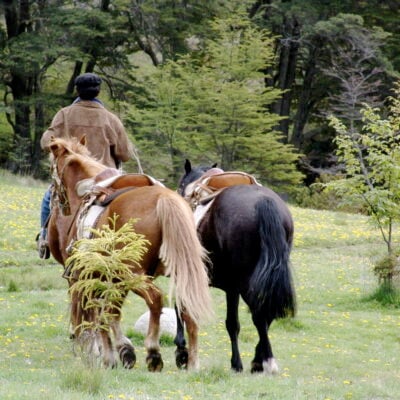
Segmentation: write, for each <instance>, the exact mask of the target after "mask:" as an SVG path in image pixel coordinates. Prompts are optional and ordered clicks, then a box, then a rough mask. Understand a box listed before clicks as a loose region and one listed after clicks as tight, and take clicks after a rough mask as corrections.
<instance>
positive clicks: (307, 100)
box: [290, 43, 320, 150]
mask: <svg viewBox="0 0 400 400" xmlns="http://www.w3.org/2000/svg"><path fill="white" fill-rule="evenodd" d="M319 52H320V47H319V43H318V44H317V45H315V46H313V47H312V48H311V51H310V53H309V56H308V62H307V63H306V68H305V74H304V79H303V86H302V88H301V93H300V95H299V103H298V107H297V113H296V115H295V118H294V123H293V132H292V135H291V138H290V143H291V144H293V145H294V146H295V147H296V148H297V149H298V150H302V147H303V142H304V127H305V126H306V123H307V121H308V118H309V115H310V112H311V110H312V108H313V106H314V103H315V101H314V100H313V99H312V92H313V84H314V80H315V76H316V74H317V66H316V60H317V59H318V55H319Z"/></svg>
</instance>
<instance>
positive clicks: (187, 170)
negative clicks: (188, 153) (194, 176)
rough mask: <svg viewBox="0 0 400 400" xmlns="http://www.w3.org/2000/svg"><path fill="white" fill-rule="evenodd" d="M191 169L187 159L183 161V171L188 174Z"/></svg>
mask: <svg viewBox="0 0 400 400" xmlns="http://www.w3.org/2000/svg"><path fill="white" fill-rule="evenodd" d="M191 170H192V164H191V163H190V161H189V160H188V159H186V161H185V172H186V173H187V174H188V173H189V172H190V171H191Z"/></svg>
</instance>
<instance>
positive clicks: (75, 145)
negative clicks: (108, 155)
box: [49, 136, 106, 215]
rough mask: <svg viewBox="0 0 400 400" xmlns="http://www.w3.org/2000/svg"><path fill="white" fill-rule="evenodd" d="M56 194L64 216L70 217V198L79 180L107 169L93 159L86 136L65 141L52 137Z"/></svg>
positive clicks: (52, 164) (53, 175)
mask: <svg viewBox="0 0 400 400" xmlns="http://www.w3.org/2000/svg"><path fill="white" fill-rule="evenodd" d="M49 149H50V153H51V171H52V178H53V183H54V189H55V193H56V194H57V197H58V202H59V206H60V208H61V211H62V213H63V215H70V213H71V210H70V198H69V197H70V196H69V193H72V192H73V191H74V190H75V185H76V183H77V182H78V181H79V180H82V179H85V178H88V177H91V176H94V175H96V174H98V173H99V172H100V171H102V170H103V169H105V168H106V167H105V166H104V165H102V164H100V163H98V162H97V161H96V160H94V159H93V158H91V156H90V152H89V150H88V149H87V147H86V138H85V136H84V137H83V138H82V139H81V140H80V141H78V140H77V139H76V138H72V139H70V140H65V139H61V138H55V137H52V138H51V140H50V145H49Z"/></svg>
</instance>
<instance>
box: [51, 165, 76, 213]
mask: <svg viewBox="0 0 400 400" xmlns="http://www.w3.org/2000/svg"><path fill="white" fill-rule="evenodd" d="M64 170H65V165H64V167H63V168H62V170H61V173H60V172H59V171H58V163H57V159H56V158H53V160H52V162H51V177H52V179H53V183H54V192H55V194H56V196H57V199H58V207H59V208H60V210H61V213H62V215H64V216H67V215H71V206H70V204H69V200H68V195H67V189H66V188H65V185H64V184H63V178H64Z"/></svg>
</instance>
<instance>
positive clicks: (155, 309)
mask: <svg viewBox="0 0 400 400" xmlns="http://www.w3.org/2000/svg"><path fill="white" fill-rule="evenodd" d="M84 144H85V143H84V139H83V140H81V142H80V143H78V142H77V141H66V140H63V139H52V142H51V144H50V151H51V155H52V169H53V180H54V184H55V198H56V201H55V203H56V204H55V206H54V207H53V212H52V216H51V219H50V222H49V230H48V231H49V233H48V237H49V245H50V251H51V253H52V255H53V257H54V258H55V259H56V260H57V261H58V262H60V263H61V264H62V265H65V261H66V259H67V258H68V256H69V253H68V250H67V249H68V247H69V246H70V245H71V243H72V242H73V241H74V240H75V239H76V232H77V226H76V224H75V222H76V221H75V220H76V216H77V214H78V213H79V209H80V207H81V205H82V202H83V198H82V197H81V195H82V193H80V192H81V190H78V192H79V194H78V192H77V189H78V188H80V187H81V186H82V183H85V182H90V179H93V178H95V177H97V176H99V174H103V175H107V172H108V171H107V167H105V166H104V165H102V164H100V163H98V162H97V161H96V160H94V159H93V158H92V157H91V156H90V154H89V152H88V150H87V148H86V147H85V146H84ZM63 212H64V213H63ZM64 214H66V215H64ZM114 215H117V216H118V219H117V225H116V228H117V229H118V228H119V227H121V226H122V225H124V224H125V223H126V222H128V221H129V220H131V219H132V218H134V219H136V220H137V222H136V223H135V225H134V229H135V231H136V232H137V233H139V234H142V235H144V236H145V238H146V239H147V240H148V241H149V245H148V249H147V252H146V254H145V255H144V257H143V259H142V261H141V262H140V268H138V267H137V266H136V267H135V266H134V265H132V266H131V268H132V271H133V272H134V273H136V274H144V275H148V276H149V277H157V276H159V275H167V276H169V277H170V282H171V285H172V288H173V292H174V294H175V298H176V300H177V301H178V305H179V308H180V310H181V311H182V313H183V321H184V322H185V324H186V327H187V330H188V335H189V349H188V350H187V349H186V352H187V353H186V354H188V356H187V357H186V358H185V359H183V360H182V358H179V359H177V363H178V366H179V367H188V368H197V366H198V350H197V334H198V323H199V320H200V318H201V317H204V316H207V315H209V313H210V294H209V289H208V277H207V272H206V269H205V265H204V262H203V261H204V254H205V253H204V249H203V247H202V246H201V244H200V241H199V239H198V237H197V234H196V228H195V223H194V219H193V215H192V212H191V210H190V208H189V206H188V205H187V204H186V202H185V201H184V200H183V199H182V198H181V197H180V196H179V195H178V194H177V193H175V192H173V191H172V190H169V189H167V188H165V187H164V186H163V185H161V184H160V185H147V186H141V187H135V188H131V189H130V190H126V191H121V194H120V195H118V196H116V197H115V198H114V199H113V200H111V201H110V202H109V204H108V205H106V206H105V207H104V210H103V212H102V213H101V215H100V217H99V218H98V221H97V223H96V225H95V227H96V228H101V227H102V226H105V225H109V224H110V218H111V217H113V216H114ZM136 294H138V295H139V296H141V297H143V299H144V300H145V302H146V304H147V306H148V307H149V310H150V321H149V328H148V334H147V336H146V338H145V347H146V349H147V358H146V362H147V365H148V369H149V370H151V371H159V370H161V369H162V366H163V362H162V358H161V354H160V346H159V324H160V314H161V309H162V297H163V295H162V293H161V291H160V290H159V289H158V288H157V287H156V286H155V285H154V283H153V280H152V279H151V278H150V279H149V280H148V286H147V288H146V290H140V291H138V292H137V293H136ZM124 295H127V293H125V294H124ZM81 300H82V299H79V296H78V295H77V294H76V293H75V294H74V292H72V299H71V327H72V329H73V336H75V338H77V339H78V340H80V339H81V343H82V342H85V341H83V340H82V336H85V338H87V337H88V335H87V332H86V331H84V332H83V330H82V329H81V326H82V322H85V321H89V320H90V319H93V318H94V317H93V312H94V311H92V310H84V309H83V307H82V302H81ZM113 312H117V314H118V315H116V316H115V318H114V319H113V321H112V323H111V326H110V328H111V329H110V330H100V331H99V332H91V334H90V335H89V337H92V338H93V340H91V342H90V343H89V344H88V345H87V347H86V351H89V352H90V351H93V352H96V353H97V355H98V356H99V357H100V358H101V360H102V363H103V364H104V365H105V366H115V365H116V360H115V357H114V350H113V346H115V348H116V349H117V351H118V352H119V355H120V358H121V361H122V363H123V365H124V366H125V367H126V368H132V367H133V365H134V363H135V361H136V356H135V351H134V347H133V345H132V343H131V341H130V340H129V339H128V338H127V337H125V336H124V335H123V333H122V331H121V328H120V314H119V312H118V310H117V311H116V310H113ZM111 333H112V334H113V338H112V337H111ZM112 339H114V340H112Z"/></svg>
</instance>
